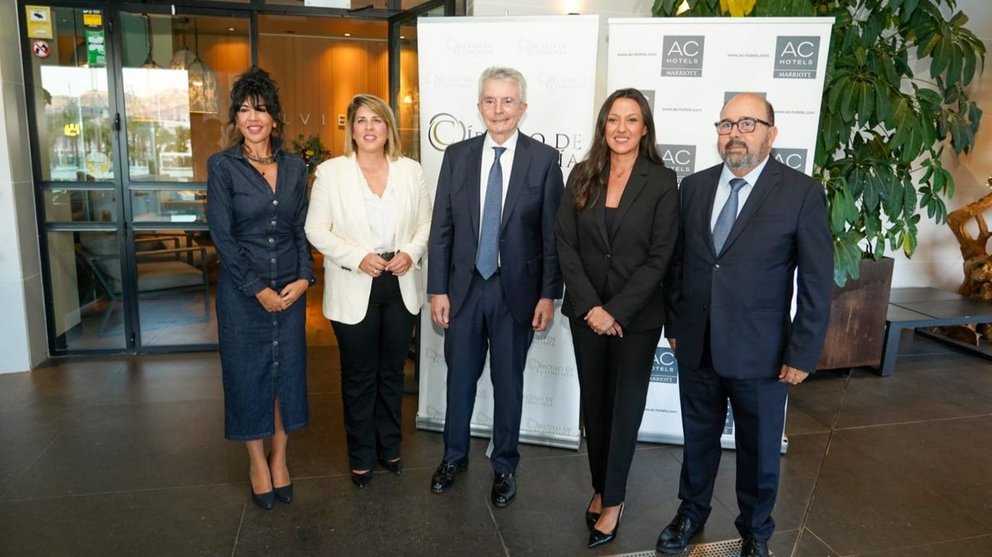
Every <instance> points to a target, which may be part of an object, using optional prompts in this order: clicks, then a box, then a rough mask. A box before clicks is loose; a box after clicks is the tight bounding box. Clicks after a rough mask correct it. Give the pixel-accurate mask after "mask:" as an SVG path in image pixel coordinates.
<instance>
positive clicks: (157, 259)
mask: <svg viewBox="0 0 992 557" xmlns="http://www.w3.org/2000/svg"><path fill="white" fill-rule="evenodd" d="M29 8H30V9H31V10H33V11H38V12H40V15H41V17H40V19H44V20H45V21H47V22H48V23H47V24H46V25H45V26H44V27H46V28H47V30H45V29H43V30H42V31H41V34H40V36H38V37H31V38H29V39H27V41H28V43H29V44H28V46H29V48H31V52H32V56H31V58H30V66H29V67H30V70H29V72H30V75H29V76H28V79H27V80H26V81H27V82H28V83H29V88H28V94H29V97H30V98H31V100H32V102H31V105H32V107H33V112H32V120H33V122H32V124H33V126H32V127H33V131H34V134H33V138H34V140H35V144H34V149H33V151H34V153H35V157H34V165H35V177H36V184H37V185H38V187H39V188H40V190H41V192H40V195H39V200H40V208H39V214H40V217H41V222H42V223H43V224H42V228H43V233H42V236H43V238H42V253H43V264H44V266H45V275H46V281H47V284H46V299H47V302H48V310H49V312H50V318H49V334H50V338H51V339H52V349H53V353H56V354H60V353H62V354H70V353H75V352H83V351H85V352H91V351H114V352H119V351H122V350H125V351H144V350H164V349H176V348H177V347H209V346H212V345H215V344H216V342H217V340H216V324H215V319H214V309H213V306H214V304H213V282H214V277H215V275H216V266H217V260H216V253H215V251H214V250H213V247H212V245H211V243H210V238H209V234H208V232H207V225H206V218H205V217H206V211H205V206H206V159H207V157H209V156H210V155H211V154H212V153H214V152H216V151H218V150H220V149H221V147H222V143H223V140H222V137H221V136H222V122H224V121H225V120H226V119H227V117H226V114H227V101H226V99H225V98H224V95H223V94H222V93H221V92H222V91H228V90H229V87H230V82H231V81H232V80H233V79H234V78H235V77H236V76H237V75H238V74H240V73H241V72H243V71H244V70H245V69H246V68H247V67H249V65H250V49H249V40H248V36H249V32H248V29H249V23H248V22H249V19H248V17H247V16H245V17H241V18H238V17H219V16H214V15H200V14H189V15H182V14H180V15H171V14H169V15H166V14H155V13H131V12H126V11H112V10H108V9H82V8H76V7H62V6H37V5H32V6H30V7H29ZM160 9H168V7H166V6H162V7H161V8H160ZM111 22H112V23H113V24H111ZM111 30H113V33H112V32H111Z"/></svg>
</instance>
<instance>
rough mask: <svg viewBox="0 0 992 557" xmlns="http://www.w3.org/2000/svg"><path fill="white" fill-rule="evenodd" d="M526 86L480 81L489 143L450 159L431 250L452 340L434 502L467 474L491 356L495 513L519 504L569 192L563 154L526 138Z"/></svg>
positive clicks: (508, 72) (495, 77)
mask: <svg viewBox="0 0 992 557" xmlns="http://www.w3.org/2000/svg"><path fill="white" fill-rule="evenodd" d="M526 93H527V84H526V82H525V81H524V77H523V75H521V74H520V72H518V71H516V70H513V69H510V68H496V67H494V68H489V69H487V70H485V71H484V72H482V75H481V77H480V78H479V103H478V108H479V113H480V114H481V115H482V119H483V120H484V121H485V123H486V134H485V135H482V136H478V137H473V138H471V139H467V140H465V141H461V142H458V143H455V144H454V145H451V146H449V147H448V148H447V149H446V150H445V152H444V160H443V161H442V163H441V172H440V175H439V176H438V183H437V192H436V194H435V199H434V219H433V222H432V223H431V234H430V240H429V242H428V258H429V259H428V263H429V264H428V269H427V292H428V294H430V296H431V318H432V319H433V321H434V323H436V324H437V325H438V326H439V327H441V328H444V329H446V333H445V337H444V359H445V362H446V363H447V365H448V391H447V409H446V410H445V417H444V418H445V421H444V456H443V459H442V461H441V464H440V465H439V466H438V467H437V470H435V472H434V475H433V476H432V477H431V491H433V492H434V493H444V492H445V491H447V490H448V489H449V488H450V487H451V486H452V484H454V482H455V477H456V476H457V475H458V472H460V471H463V470H464V469H465V468H466V467H467V466H468V449H469V436H470V433H471V430H470V427H471V425H470V422H471V418H472V408H473V406H474V404H475V394H476V383H477V382H478V380H479V377H480V376H481V375H482V369H483V365H484V364H485V360H486V351H487V350H488V351H489V358H490V366H489V367H490V375H491V377H492V383H493V402H494V411H493V450H492V454H491V455H490V459H491V462H492V467H493V472H494V473H495V479H494V481H493V488H492V493H491V498H492V502H493V504H494V505H496V506H497V507H506V506H508V505H509V504H510V503H512V502H513V499H514V498H515V497H516V494H517V484H516V478H515V476H514V474H515V473H516V469H517V462H518V461H519V460H520V454H519V452H518V451H517V441H518V438H519V436H520V413H521V410H522V405H523V372H524V365H525V364H526V361H527V350H528V349H529V348H530V343H531V340H533V338H534V332H535V331H536V332H540V331H544V330H545V329H547V328H548V326H549V325H550V324H551V320H552V318H553V311H554V300H555V299H556V298H560V297H561V295H562V280H561V271H560V270H559V268H558V254H557V251H556V241H555V215H556V213H557V211H558V205H559V204H560V200H561V195H562V190H563V188H564V184H563V182H562V173H561V168H560V167H559V165H558V152H557V151H555V150H554V149H552V148H551V147H549V146H547V145H544V144H543V143H540V142H537V141H534V140H533V139H531V138H529V137H527V136H526V135H523V134H521V133H520V132H519V131H518V129H517V125H518V124H519V123H520V119H521V117H523V115H524V112H525V111H526V110H527V103H526Z"/></svg>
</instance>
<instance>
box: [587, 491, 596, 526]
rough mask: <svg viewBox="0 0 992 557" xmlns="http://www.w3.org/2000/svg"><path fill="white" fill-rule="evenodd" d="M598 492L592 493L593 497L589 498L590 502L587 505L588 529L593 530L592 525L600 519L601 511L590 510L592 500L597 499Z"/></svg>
mask: <svg viewBox="0 0 992 557" xmlns="http://www.w3.org/2000/svg"><path fill="white" fill-rule="evenodd" d="M596 495H597V494H596V493H593V494H592V499H590V500H589V504H588V505H586V529H587V530H592V527H593V526H595V525H596V521H597V520H599V513H594V512H592V511H590V510H589V507H591V506H592V502H593V501H595V500H596Z"/></svg>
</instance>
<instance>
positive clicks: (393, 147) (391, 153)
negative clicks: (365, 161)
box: [344, 93, 403, 161]
mask: <svg viewBox="0 0 992 557" xmlns="http://www.w3.org/2000/svg"><path fill="white" fill-rule="evenodd" d="M363 106H364V107H366V108H368V109H369V110H371V111H372V112H373V113H375V115H376V116H378V117H380V118H382V119H383V120H384V121H385V122H386V129H387V130H388V133H389V135H388V136H387V137H386V145H385V147H384V148H383V150H384V151H385V154H386V158H387V159H389V160H391V161H394V160H396V159H398V158H400V157H401V156H402V155H403V148H402V147H401V146H400V132H399V130H398V129H397V128H396V117H395V116H393V111H392V109H390V108H389V105H388V104H386V102H385V101H383V100H382V99H380V98H379V97H377V96H375V95H368V94H365V93H359V94H358V95H355V96H354V97H352V98H351V102H350V103H348V141H347V142H345V144H344V154H345V155H347V156H351V155H352V154H353V153H354V152H355V149H357V148H358V146H357V145H355V139H354V138H353V137H352V136H351V135H352V133H353V130H354V129H355V113H356V112H358V109H359V108H361V107H363Z"/></svg>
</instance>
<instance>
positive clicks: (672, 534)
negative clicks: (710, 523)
mask: <svg viewBox="0 0 992 557" xmlns="http://www.w3.org/2000/svg"><path fill="white" fill-rule="evenodd" d="M702 530H703V525H702V524H700V523H697V522H696V521H695V520H693V519H691V518H689V517H688V516H685V515H683V514H677V515H675V518H673V519H672V521H671V522H669V523H668V526H665V529H664V530H662V531H661V534H658V543H657V544H656V545H655V549H657V550H658V552H659V553H681V552H683V551H685V548H686V547H687V546H688V545H689V542H691V541H692V538H694V537H696V534H699V532H701V531H702Z"/></svg>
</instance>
